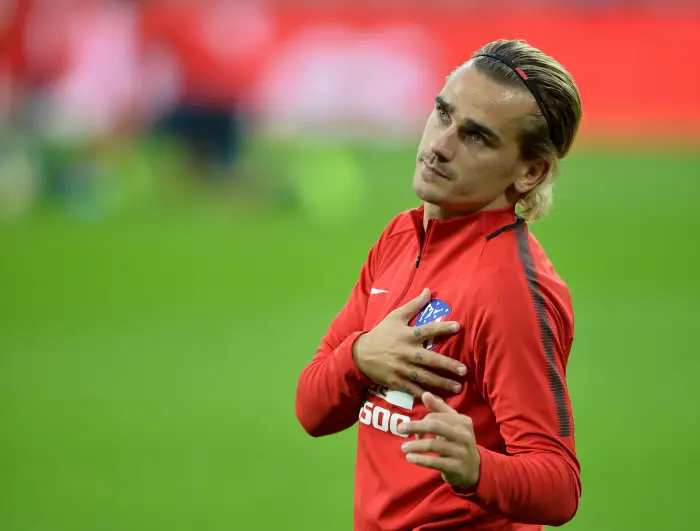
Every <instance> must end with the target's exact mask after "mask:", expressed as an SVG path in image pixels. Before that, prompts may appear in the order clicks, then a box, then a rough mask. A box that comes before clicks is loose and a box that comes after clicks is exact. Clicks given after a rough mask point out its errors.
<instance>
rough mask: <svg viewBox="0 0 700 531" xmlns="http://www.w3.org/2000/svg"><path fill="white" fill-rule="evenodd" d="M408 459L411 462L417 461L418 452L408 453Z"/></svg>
mask: <svg viewBox="0 0 700 531" xmlns="http://www.w3.org/2000/svg"><path fill="white" fill-rule="evenodd" d="M406 461H408V462H409V463H415V462H416V454H406Z"/></svg>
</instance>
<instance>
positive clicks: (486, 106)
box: [440, 62, 536, 136]
mask: <svg viewBox="0 0 700 531" xmlns="http://www.w3.org/2000/svg"><path fill="white" fill-rule="evenodd" d="M440 95H441V96H442V97H443V98H444V99H445V100H447V101H448V102H449V103H450V104H451V105H452V106H453V107H454V112H455V113H456V114H457V115H458V116H457V117H456V118H458V119H465V118H471V119H472V120H474V121H476V122H478V123H480V124H483V125H486V126H487V127H490V128H491V129H493V130H494V131H496V132H497V133H498V134H499V135H503V136H508V133H509V132H512V133H513V134H515V133H516V132H517V130H518V127H519V125H520V123H521V121H522V119H523V118H524V117H525V116H527V115H529V114H532V113H533V112H534V106H535V105H536V102H535V101H534V98H533V96H532V94H530V92H529V91H528V90H527V88H526V87H522V88H513V87H508V86H506V85H502V84H500V83H498V82H496V81H494V80H492V79H491V78H489V77H487V76H486V75H484V74H482V73H481V72H478V71H477V70H476V69H475V68H474V67H473V66H471V62H469V63H466V64H465V65H463V66H461V67H460V68H459V69H458V70H456V71H455V72H454V73H453V74H452V76H450V78H449V79H448V80H447V82H446V83H445V86H444V87H443V89H442V91H441V92H440Z"/></svg>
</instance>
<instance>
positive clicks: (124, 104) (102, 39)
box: [27, 2, 139, 139]
mask: <svg viewBox="0 0 700 531" xmlns="http://www.w3.org/2000/svg"><path fill="white" fill-rule="evenodd" d="M63 7H65V6H63ZM137 32H138V16H137V13H136V10H135V8H134V5H133V4H130V3H128V2H107V3H101V4H99V5H94V6H88V7H87V8H84V9H76V10H66V9H62V6H61V5H60V3H55V4H52V3H51V2H46V3H44V4H42V5H41V9H35V10H34V16H33V18H31V19H30V24H29V30H28V37H27V40H28V42H27V50H28V53H29V54H30V56H34V57H37V58H39V57H46V58H50V57H55V53H56V52H55V50H51V48H52V46H53V44H54V43H61V44H63V45H65V46H66V49H64V50H63V51H64V55H63V58H65V59H66V60H67V64H66V65H65V67H64V68H62V69H61V71H60V73H59V77H58V79H56V80H55V81H54V83H52V85H51V86H49V87H48V91H47V93H46V94H45V97H46V99H45V101H44V105H45V107H44V108H42V109H41V112H40V113H39V114H38V116H39V117H40V120H41V123H40V125H41V127H42V129H43V132H44V134H46V135H47V136H49V137H51V138H55V139H58V138H75V137H78V138H83V137H90V136H100V135H102V134H106V133H109V132H110V131H112V130H113V129H114V128H115V127H116V126H117V124H118V121H119V120H120V119H121V118H122V117H123V116H125V115H128V114H129V108H130V107H132V106H133V105H134V102H135V99H136V97H137V95H138V90H139V83H138V61H139V59H138V53H139V52H138V34H137ZM59 56H60V54H59Z"/></svg>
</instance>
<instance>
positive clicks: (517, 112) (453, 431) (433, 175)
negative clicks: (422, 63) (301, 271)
mask: <svg viewBox="0 0 700 531" xmlns="http://www.w3.org/2000/svg"><path fill="white" fill-rule="evenodd" d="M581 112H582V111H581V101H580V98H579V94H578V90H577V88H576V85H575V83H574V81H573V79H572V78H571V76H570V75H569V74H568V73H567V71H566V70H565V69H564V68H563V67H562V66H561V65H560V64H559V63H558V62H557V61H556V60H554V59H553V58H551V57H549V56H547V55H545V54H544V53H542V52H541V51H540V50H538V49H536V48H534V47H531V46H529V45H528V44H526V43H524V42H521V41H510V40H503V41H495V42H492V43H489V44H487V45H485V46H483V47H482V48H480V49H479V50H477V51H476V52H475V53H474V54H473V55H472V57H471V58H470V59H469V60H468V61H467V62H466V63H464V64H463V65H461V66H460V67H458V68H457V69H456V70H455V71H454V72H452V74H451V75H450V76H449V77H448V78H447V81H446V83H445V85H444V87H443V89H442V90H441V91H440V93H439V94H438V95H437V97H436V98H435V108H434V109H433V111H432V113H431V114H430V117H429V118H428V121H427V124H426V126H425V130H424V132H423V137H422V139H421V141H420V145H419V147H418V155H417V160H416V170H415V174H414V176H413V189H414V191H415V193H416V195H417V196H418V198H420V199H421V200H422V204H421V206H420V207H418V208H414V209H411V210H408V211H406V212H403V213H400V214H398V215H397V216H396V217H395V218H394V219H393V220H392V221H391V222H390V223H389V224H388V225H387V227H386V228H385V229H384V231H383V232H382V234H381V236H380V237H379V239H378V240H377V241H376V243H375V244H374V245H373V246H372V248H371V249H370V251H369V255H368V257H367V260H366V262H365V263H364V265H363V267H362V269H361V271H360V276H359V280H358V281H357V284H356V285H355V286H354V288H353V290H352V292H351V294H350V298H349V300H348V301H347V303H346V304H345V306H344V307H343V308H342V310H341V311H340V312H339V313H338V315H337V316H336V317H335V318H334V319H333V321H332V323H331V324H330V328H329V330H328V332H327V334H326V335H325V337H324V338H323V340H322V343H321V345H320V347H319V349H318V351H317V354H316V356H315V357H314V358H313V360H312V361H311V362H310V363H309V364H308V365H307V366H306V367H305V368H304V370H303V371H302V373H301V375H300V377H299V382H298V389H297V397H296V413H297V417H298V419H299V422H300V423H301V424H302V426H303V427H304V428H305V430H306V431H307V432H308V433H309V434H311V435H312V436H315V437H319V436H323V435H329V434H332V433H337V432H339V431H342V430H345V429H347V428H349V427H351V426H353V425H354V424H355V422H356V421H357V420H358V419H359V421H360V425H359V430H358V441H357V444H358V448H357V456H356V459H357V460H356V470H355V512H354V520H355V529H356V530H363V531H370V530H372V531H373V530H406V531H408V530H425V531H427V530H440V529H443V530H445V529H451V530H454V529H479V530H496V529H498V530H504V529H508V530H511V531H514V530H518V531H525V530H528V531H534V530H541V529H542V526H544V525H552V526H556V525H562V524H564V523H566V522H568V521H569V520H571V518H573V516H574V514H575V513H576V511H577V508H578V503H579V498H580V496H581V480H580V467H579V462H578V459H577V457H576V453H575V449H574V433H573V418H572V411H571V405H570V401H569V396H568V391H567V385H566V380H565V374H566V366H567V360H568V356H569V353H570V350H571V345H572V342H573V330H574V321H573V309H572V301H571V297H570V293H569V290H568V288H567V286H566V284H565V283H564V282H563V281H562V280H561V278H560V277H559V276H558V274H557V273H556V271H555V269H554V267H553V266H552V264H551V263H550V261H549V260H548V258H547V256H546V254H545V251H544V250H543V248H542V247H541V246H540V244H539V243H538V242H537V240H536V239H535V238H534V236H533V235H532V234H531V233H530V231H529V229H528V222H529V221H533V220H536V219H538V218H540V217H541V216H542V215H543V214H545V213H546V211H547V210H548V207H549V206H550V202H551V198H552V186H553V183H554V180H555V178H556V176H557V165H558V161H559V159H561V158H562V157H564V156H565V155H566V154H567V152H568V151H569V149H570V148H571V145H572V143H573V141H574V137H575V135H576V132H577V130H578V126H579V123H580V120H581Z"/></svg>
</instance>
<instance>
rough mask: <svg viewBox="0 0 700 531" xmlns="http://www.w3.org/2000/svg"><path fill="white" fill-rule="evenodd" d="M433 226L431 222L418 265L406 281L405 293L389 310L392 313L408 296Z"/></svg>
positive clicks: (420, 251) (417, 260) (418, 257)
mask: <svg viewBox="0 0 700 531" xmlns="http://www.w3.org/2000/svg"><path fill="white" fill-rule="evenodd" d="M432 228H433V226H432V225H431V224H429V225H428V230H426V231H425V238H424V239H423V242H422V245H421V246H420V247H419V248H418V256H416V266H415V267H414V268H413V271H411V276H410V277H409V279H408V282H407V283H406V287H405V288H404V290H403V293H401V296H400V297H399V298H398V299H397V300H396V302H395V303H394V305H393V306H392V308H391V310H389V312H390V313H391V312H393V311H394V310H395V309H396V308H398V307H399V304H401V301H403V298H404V297H405V296H406V293H408V290H409V289H410V288H411V284H413V278H414V277H415V276H416V271H417V270H418V266H419V265H420V261H421V259H422V258H423V254H424V251H425V248H426V247H427V246H428V240H429V239H430V232H431V230H432Z"/></svg>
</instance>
